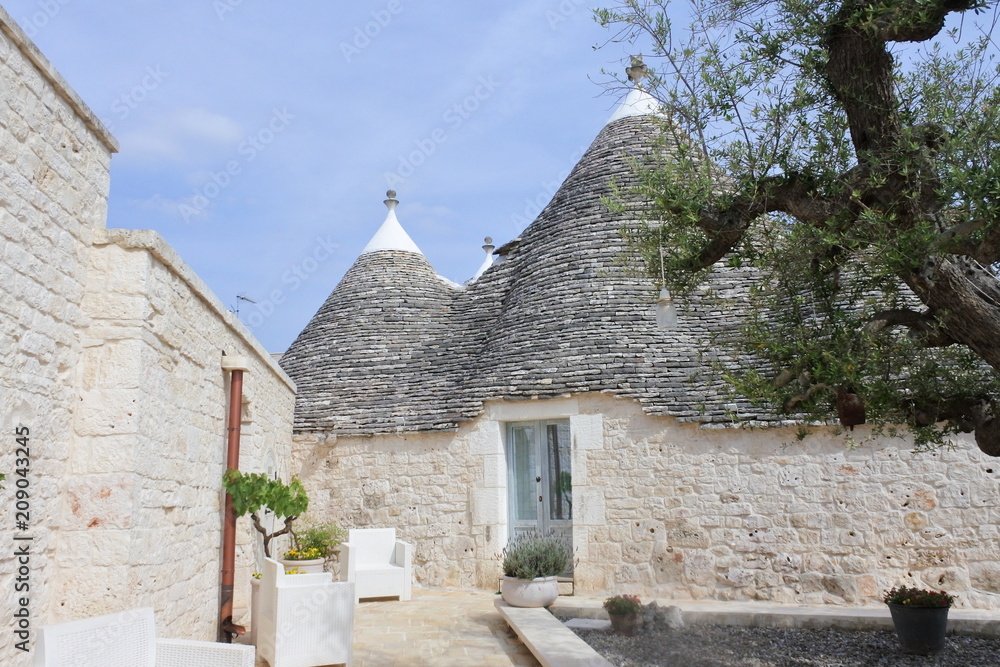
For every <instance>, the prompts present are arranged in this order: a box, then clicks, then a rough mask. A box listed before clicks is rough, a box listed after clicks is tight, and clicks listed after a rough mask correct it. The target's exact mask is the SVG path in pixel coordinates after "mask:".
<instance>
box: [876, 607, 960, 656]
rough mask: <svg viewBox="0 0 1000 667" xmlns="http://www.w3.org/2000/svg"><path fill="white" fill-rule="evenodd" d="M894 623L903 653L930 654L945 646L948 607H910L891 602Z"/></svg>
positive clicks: (890, 611)
mask: <svg viewBox="0 0 1000 667" xmlns="http://www.w3.org/2000/svg"><path fill="white" fill-rule="evenodd" d="M889 613H890V614H892V625H893V627H894V628H896V636H897V637H899V644H900V646H901V647H902V649H903V653H912V654H914V655H930V654H931V653H935V652H937V651H940V650H941V649H942V648H944V636H945V634H946V633H947V632H948V607H910V606H908V605H903V604H889Z"/></svg>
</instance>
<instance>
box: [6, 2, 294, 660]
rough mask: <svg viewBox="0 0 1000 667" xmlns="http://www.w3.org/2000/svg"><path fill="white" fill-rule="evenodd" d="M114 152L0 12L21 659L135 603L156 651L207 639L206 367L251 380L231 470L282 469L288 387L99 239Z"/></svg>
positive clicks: (218, 411) (159, 251) (247, 545)
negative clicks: (87, 620) (238, 368)
mask: <svg viewBox="0 0 1000 667" xmlns="http://www.w3.org/2000/svg"><path fill="white" fill-rule="evenodd" d="M114 150H116V144H115V141H114V139H113V138H112V137H111V136H110V135H109V134H108V133H107V130H105V129H104V128H103V127H102V126H101V125H100V122H99V121H98V120H97V119H96V118H95V117H94V116H93V114H92V113H91V112H90V111H89V110H88V109H87V107H86V105H84V104H83V102H82V101H80V100H79V98H78V97H77V96H76V95H75V93H73V91H72V90H71V89H70V88H69V87H68V86H67V85H66V84H65V82H64V81H63V80H62V79H61V78H60V77H59V75H58V74H57V73H56V72H55V71H54V70H53V69H52V67H51V65H50V64H49V63H48V62H47V61H46V60H45V58H44V57H43V56H42V55H41V54H40V53H38V51H37V50H36V49H35V47H34V46H33V45H32V44H31V43H30V41H28V40H27V38H26V37H25V35H24V34H23V32H21V31H20V30H19V29H18V28H17V26H16V25H15V24H14V23H13V21H12V20H11V19H10V17H9V15H7V14H6V12H5V11H4V10H3V9H2V8H0V286H2V287H0V427H2V431H0V472H6V473H7V475H8V479H7V482H6V487H7V488H6V489H4V490H3V491H0V543H2V547H0V599H2V600H3V605H2V606H3V609H5V610H8V612H7V613H8V622H7V626H5V627H8V628H9V627H10V624H11V621H10V614H12V613H16V611H17V610H18V609H19V608H20V606H21V605H20V603H21V601H22V598H23V599H24V601H25V602H26V604H27V609H28V614H29V619H28V622H29V624H30V630H29V632H30V634H29V641H28V644H27V648H29V649H31V650H32V651H33V650H34V642H35V639H36V631H37V628H38V627H39V626H41V625H45V624H48V623H55V622H59V621H62V620H68V619H76V618H80V617H84V616H91V615H95V614H102V613H110V612H114V611H119V610H123V609H128V608H131V607H136V606H147V605H148V606H152V607H153V608H154V609H155V611H156V618H157V626H158V627H157V631H158V632H159V633H160V635H161V636H166V637H177V638H196V639H214V638H215V633H216V627H217V621H216V616H217V610H218V604H219V582H220V558H219V556H220V554H219V552H220V542H221V525H222V517H221V502H222V496H221V477H222V473H223V470H224V467H225V449H226V416H227V414H228V405H227V403H228V400H229V391H228V374H227V373H225V372H224V371H223V370H222V368H221V361H222V354H223V352H225V353H227V354H229V355H238V356H244V357H247V358H248V359H249V360H250V364H251V370H250V372H249V373H247V374H246V376H245V379H244V396H245V398H244V405H243V418H244V421H243V424H242V426H243V448H242V458H241V468H242V469H243V470H245V471H256V470H264V469H265V467H266V463H265V461H266V460H268V459H269V460H270V461H272V462H277V465H276V466H275V467H276V468H277V470H278V471H279V472H285V468H286V466H284V465H282V462H284V461H287V460H288V458H289V456H290V440H291V423H292V409H293V402H294V387H293V385H292V383H291V381H290V380H289V379H288V377H287V376H286V375H285V374H284V373H283V372H282V371H281V370H280V369H279V368H278V367H277V366H276V365H275V363H274V362H273V361H272V359H271V358H270V356H269V355H268V354H267V353H266V352H265V351H264V350H263V348H261V346H260V344H259V343H257V342H256V341H255V340H254V339H253V337H252V336H251V335H250V334H249V333H248V332H247V331H246V329H245V328H244V327H243V326H242V325H241V324H240V323H239V322H238V321H237V320H236V319H235V318H234V317H233V316H232V315H230V314H229V313H227V312H226V310H225V308H224V307H223V305H222V304H221V303H220V302H219V301H218V299H216V298H215V297H214V296H213V295H212V294H211V292H210V291H209V290H208V288H207V287H206V286H205V285H204V284H203V283H202V282H201V280H200V279H198V278H197V276H195V275H194V274H193V272H191V270H190V269H189V268H188V267H187V266H186V265H185V264H184V263H183V262H182V261H181V260H180V259H179V258H178V257H177V256H176V254H174V252H173V251H172V250H171V249H170V248H169V247H168V246H167V245H166V244H165V243H164V242H163V240H162V239H160V238H159V237H158V236H157V235H156V234H154V233H151V232H136V231H123V230H105V229H104V227H105V220H106V211H107V196H108V188H109V180H108V169H109V164H110V158H111V153H112V152H113V151H114ZM22 426H27V427H28V428H29V429H30V433H29V441H28V442H29V448H30V457H29V458H30V461H29V465H27V466H25V465H24V464H23V463H22V462H20V461H19V460H18V459H19V458H24V457H23V456H22V455H20V454H18V453H17V452H16V449H17V442H16V437H15V429H16V428H18V427H22ZM19 469H22V470H25V473H26V474H25V477H24V478H21V476H20V475H18V474H17V471H18V470H19ZM20 479H26V480H27V481H26V482H21V483H22V484H25V483H26V484H27V485H28V487H27V489H25V490H26V491H27V492H28V494H29V496H30V497H29V499H28V501H29V502H30V519H29V520H28V521H27V526H26V529H24V530H21V529H18V528H17V527H16V525H15V521H16V520H18V519H19V518H20V517H19V516H17V515H16V514H15V509H16V508H15V505H14V503H15V502H16V498H15V493H16V492H17V490H18V489H17V485H18V483H19V480H20ZM238 530H239V549H238V551H237V571H236V601H235V603H236V610H235V612H236V617H237V621H239V620H241V619H243V620H245V616H246V610H247V608H248V607H249V595H250V583H249V582H250V573H251V571H252V570H253V569H254V568H255V566H256V563H255V560H256V559H255V554H254V550H255V549H254V540H253V538H252V533H251V528H250V525H249V521H248V520H246V519H243V520H241V522H240V524H239V527H238ZM26 537H30V538H31V539H30V540H17V539H15V538H26ZM25 545H26V546H27V548H28V550H29V554H28V556H27V558H28V561H29V562H28V565H27V571H28V576H27V578H26V579H25V578H24V577H23V575H22V574H21V573H19V569H18V568H19V567H21V564H20V563H18V561H17V559H16V558H15V557H14V552H15V549H17V548H22V547H24V546H25ZM19 579H20V581H19ZM24 584H27V585H28V586H29V588H27V589H26V590H24V589H23V585H24ZM15 587H22V590H15ZM16 642H17V638H16V637H12V634H11V633H10V632H7V633H5V635H4V641H3V642H2V643H0V664H3V665H29V664H31V662H32V658H33V655H32V653H25V652H23V651H20V650H19V649H18V648H17V647H16V646H15V643H16Z"/></svg>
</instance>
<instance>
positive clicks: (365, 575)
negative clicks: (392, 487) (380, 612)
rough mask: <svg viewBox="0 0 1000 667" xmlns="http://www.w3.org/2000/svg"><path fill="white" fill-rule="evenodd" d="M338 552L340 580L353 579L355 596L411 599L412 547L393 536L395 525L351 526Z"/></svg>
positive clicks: (358, 597) (394, 534) (359, 597)
mask: <svg viewBox="0 0 1000 667" xmlns="http://www.w3.org/2000/svg"><path fill="white" fill-rule="evenodd" d="M340 555H341V572H340V574H341V579H344V580H345V581H353V582H354V584H355V587H356V588H355V595H356V596H357V599H361V598H381V597H397V596H398V597H399V599H400V600H409V599H410V589H411V583H412V580H413V547H412V546H411V545H410V544H408V543H406V542H403V541H401V540H397V539H396V529H395V528H352V529H351V530H350V531H349V532H348V534H347V541H346V542H344V543H343V544H341V545H340ZM345 561H346V563H345Z"/></svg>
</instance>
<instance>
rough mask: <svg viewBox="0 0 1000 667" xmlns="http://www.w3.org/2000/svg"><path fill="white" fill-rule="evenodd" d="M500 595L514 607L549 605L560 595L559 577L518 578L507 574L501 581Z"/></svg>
mask: <svg viewBox="0 0 1000 667" xmlns="http://www.w3.org/2000/svg"><path fill="white" fill-rule="evenodd" d="M500 596H501V597H502V598H503V601H504V602H506V603H507V604H509V605H510V606H512V607H548V606H549V605H550V604H552V603H553V602H555V601H556V598H557V597H559V579H558V578H557V577H539V578H538V579H516V578H515V577H507V576H505V577H504V578H503V579H502V580H501V581H500Z"/></svg>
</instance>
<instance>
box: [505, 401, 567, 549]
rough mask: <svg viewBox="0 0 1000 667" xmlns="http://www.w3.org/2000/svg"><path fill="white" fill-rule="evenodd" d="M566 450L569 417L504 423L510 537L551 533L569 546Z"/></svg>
mask: <svg viewBox="0 0 1000 667" xmlns="http://www.w3.org/2000/svg"><path fill="white" fill-rule="evenodd" d="M570 454H571V448H570V435H569V421H568V420H565V419H562V420H548V421H530V422H513V423H510V424H508V425H507V474H508V479H507V483H508V489H509V494H508V497H509V498H510V507H509V514H510V527H511V537H516V536H517V535H519V534H522V533H526V532H538V533H540V534H543V535H544V534H549V533H552V534H554V535H556V536H558V537H560V538H561V539H563V540H564V541H565V542H566V544H567V545H570V546H572V544H573V474H572V469H571V467H570ZM571 567H572V566H571Z"/></svg>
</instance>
